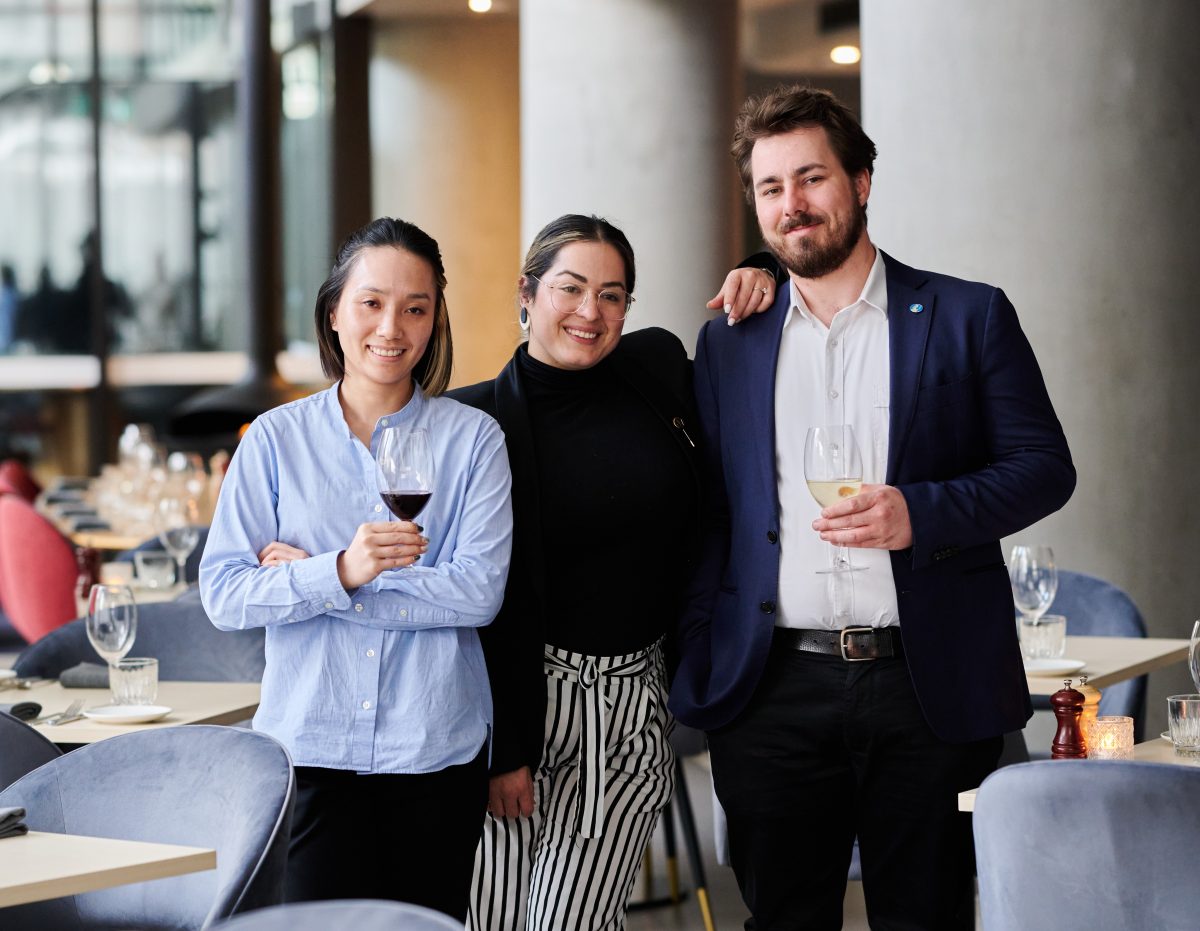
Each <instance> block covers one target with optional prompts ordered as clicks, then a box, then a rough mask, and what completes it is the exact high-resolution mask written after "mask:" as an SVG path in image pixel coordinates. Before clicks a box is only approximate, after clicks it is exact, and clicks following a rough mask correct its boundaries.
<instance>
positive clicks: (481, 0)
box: [467, 0, 492, 13]
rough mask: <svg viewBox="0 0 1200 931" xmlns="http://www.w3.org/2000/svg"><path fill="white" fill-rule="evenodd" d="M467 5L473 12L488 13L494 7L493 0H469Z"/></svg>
mask: <svg viewBox="0 0 1200 931" xmlns="http://www.w3.org/2000/svg"><path fill="white" fill-rule="evenodd" d="M467 7H468V9H470V10H471V12H472V13H486V12H487V11H488V10H490V9H491V8H492V0H467Z"/></svg>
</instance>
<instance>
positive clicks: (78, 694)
mask: <svg viewBox="0 0 1200 931" xmlns="http://www.w3.org/2000/svg"><path fill="white" fill-rule="evenodd" d="M261 693H262V685H261V684H260V683H258V682H160V683H158V698H157V700H156V704H159V705H166V706H168V707H169V708H171V709H172V711H171V713H170V714H169V715H167V716H166V717H165V718H162V719H161V720H159V721H154V722H152V723H149V724H104V723H102V722H97V721H90V720H88V719H87V718H82V719H80V720H78V721H72V722H70V723H69V724H60V725H58V726H57V727H48V726H47V725H45V724H35V725H33V727H34V729H35V730H36V731H37V732H38V733H39V734H42V735H43V736H44V737H46V738H48V739H50V740H52V741H53V742H54V743H57V744H90V743H95V742H96V741H98V740H107V739H108V738H109V737H116V736H117V735H118V734H128V733H132V732H133V731H144V730H149V729H151V728H156V727H172V726H174V725H178V724H234V723H236V722H238V721H244V720H246V719H247V718H249V717H252V716H253V715H254V712H255V711H256V710H257V709H258V702H259V696H260V695H261ZM0 695H13V696H14V698H13V699H12V700H13V701H35V702H38V703H39V704H40V705H41V706H42V715H43V716H45V715H50V714H54V713H55V712H56V711H65V710H66V708H67V706H68V705H69V704H71V702H73V701H75V700H77V699H82V700H83V707H84V709H88V708H94V707H96V706H97V705H107V704H110V703H111V702H112V693H111V692H110V691H109V690H108V689H64V688H63V687H62V686H61V685H59V684H58V682H45V683H42V684H40V685H34V686H33V687H32V688H30V689H28V690H22V691H20V692H15V691H13V692H2V693H0ZM18 695H19V696H20V697H19V698H17V697H15V696H18Z"/></svg>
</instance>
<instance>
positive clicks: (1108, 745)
mask: <svg viewBox="0 0 1200 931" xmlns="http://www.w3.org/2000/svg"><path fill="white" fill-rule="evenodd" d="M1087 755H1088V759H1089V760H1132V759H1133V718H1129V717H1125V716H1124V715H1116V714H1107V715H1100V716H1099V717H1098V718H1096V720H1095V721H1093V722H1092V726H1091V729H1090V731H1089V735H1088V745H1087Z"/></svg>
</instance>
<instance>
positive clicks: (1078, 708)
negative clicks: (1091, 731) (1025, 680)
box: [1050, 679, 1087, 760]
mask: <svg viewBox="0 0 1200 931" xmlns="http://www.w3.org/2000/svg"><path fill="white" fill-rule="evenodd" d="M1083 702H1084V698H1083V695H1082V694H1081V693H1080V692H1077V691H1075V690H1074V689H1073V688H1071V680H1070V679H1064V680H1063V687H1062V688H1061V689H1059V690H1058V691H1057V692H1055V693H1054V694H1053V695H1051V696H1050V706H1051V707H1052V708H1053V709H1054V717H1056V718H1057V719H1058V731H1057V732H1056V733H1055V734H1054V743H1052V744H1051V745H1050V759H1052V760H1082V759H1084V758H1085V757H1086V756H1087V747H1085V746H1084V743H1083V733H1082V731H1080V729H1079V716H1080V715H1081V714H1082V713H1083Z"/></svg>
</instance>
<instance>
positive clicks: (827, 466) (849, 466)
mask: <svg viewBox="0 0 1200 931" xmlns="http://www.w3.org/2000/svg"><path fill="white" fill-rule="evenodd" d="M804 480H805V481H806V482H808V490H809V492H810V493H811V494H812V496H813V497H814V498H816V499H817V503H818V504H819V505H821V507H823V508H827V507H829V506H830V505H832V504H836V503H837V502H838V501H840V500H841V499H842V498H851V497H853V496H854V495H857V494H858V493H859V492H860V491H861V490H862V483H863V464H862V455H861V454H860V453H859V451H858V441H857V440H855V438H854V428H853V427H852V426H850V425H849V424H833V425H830V426H824V427H809V428H808V434H807V435H806V436H805V437H804ZM830 546H831V548H832V551H833V554H832V558H831V561H830V568H829V569H818V570H817V571H818V572H821V573H825V572H835V573H836V572H865V571H866V566H853V565H851V564H850V550H849V549H848V548H847V547H845V546H835V545H833V544H830Z"/></svg>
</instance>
